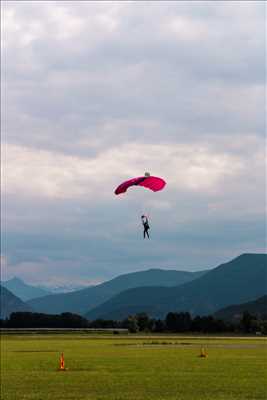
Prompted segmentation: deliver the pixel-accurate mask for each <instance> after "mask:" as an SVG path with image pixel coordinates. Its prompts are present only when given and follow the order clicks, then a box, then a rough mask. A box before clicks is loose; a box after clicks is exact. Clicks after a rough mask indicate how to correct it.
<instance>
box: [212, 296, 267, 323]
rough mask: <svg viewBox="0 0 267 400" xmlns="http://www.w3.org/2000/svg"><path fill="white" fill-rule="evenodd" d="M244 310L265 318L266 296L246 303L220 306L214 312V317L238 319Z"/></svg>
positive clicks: (230, 319)
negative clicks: (219, 308)
mask: <svg viewBox="0 0 267 400" xmlns="http://www.w3.org/2000/svg"><path fill="white" fill-rule="evenodd" d="M245 311H248V312H249V313H250V314H253V315H256V316H257V317H258V318H263V319H267V296H262V297H260V298H258V299H257V300H254V301H249V302H248V303H243V304H234V305H231V306H228V307H225V308H222V309H221V310H219V311H217V312H216V313H215V314H214V317H215V318H218V319H224V320H227V321H239V320H240V319H241V318H242V315H243V313H244V312H245Z"/></svg>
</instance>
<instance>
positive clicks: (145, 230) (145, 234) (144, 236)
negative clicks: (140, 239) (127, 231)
mask: <svg viewBox="0 0 267 400" xmlns="http://www.w3.org/2000/svg"><path fill="white" fill-rule="evenodd" d="M145 238H146V230H145V229H144V239H145Z"/></svg>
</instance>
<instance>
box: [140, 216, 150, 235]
mask: <svg viewBox="0 0 267 400" xmlns="http://www.w3.org/2000/svg"><path fill="white" fill-rule="evenodd" d="M141 219H142V224H143V227H144V239H145V238H146V236H147V238H148V239H149V233H148V230H149V229H150V227H149V224H148V218H147V216H146V215H142V217H141Z"/></svg>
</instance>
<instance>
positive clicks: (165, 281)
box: [28, 269, 206, 315]
mask: <svg viewBox="0 0 267 400" xmlns="http://www.w3.org/2000/svg"><path fill="white" fill-rule="evenodd" d="M205 273H206V271H199V272H187V271H175V270H161V269H149V270H146V271H141V272H133V273H129V274H124V275H120V276H118V277H116V278H114V279H111V280H110V281H107V282H104V283H102V284H100V285H97V286H93V287H88V288H86V289H82V290H78V291H75V292H71V293H64V294H56V295H50V296H45V297H41V298H37V299H32V300H30V301H28V304H29V305H30V306H31V307H32V308H33V309H34V310H36V311H37V312H43V313H49V314H59V313H62V312H72V313H77V314H80V315H83V314H85V313H87V312H88V311H89V310H90V309H92V308H94V307H96V306H98V305H100V304H101V303H103V302H105V301H107V300H108V299H110V298H112V297H113V296H115V295H117V294H118V293H120V292H123V291H125V290H127V289H130V288H136V287H143V286H146V287H149V286H157V285H161V286H164V287H170V286H175V285H181V284H183V283H185V282H189V281H192V280H194V279H197V278H199V277H200V276H202V275H204V274H205Z"/></svg>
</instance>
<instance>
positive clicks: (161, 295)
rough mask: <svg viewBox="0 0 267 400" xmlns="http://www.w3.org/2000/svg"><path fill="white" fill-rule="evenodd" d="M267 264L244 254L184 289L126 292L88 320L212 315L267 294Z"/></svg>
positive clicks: (260, 257) (265, 257)
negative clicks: (138, 315) (181, 313)
mask: <svg viewBox="0 0 267 400" xmlns="http://www.w3.org/2000/svg"><path fill="white" fill-rule="evenodd" d="M266 262H267V255H266V254H243V255H241V256H239V257H237V258H235V259H233V260H232V261H230V262H228V263H225V264H222V265H220V266H218V267H217V268H215V269H213V270H210V271H209V272H207V273H206V274H204V275H203V276H201V277H200V278H198V279H195V280H194V281H191V282H189V283H185V284H183V285H181V286H177V287H171V288H166V287H160V286H159V287H143V288H135V289H131V290H127V291H124V292H122V293H120V294H118V295H117V296H114V297H113V298H111V299H110V300H108V301H107V302H105V303H104V304H101V305H100V306H98V307H96V308H95V309H94V310H91V311H89V312H88V313H87V314H86V317H87V318H89V319H95V318H104V319H122V318H125V317H127V316H128V315H129V314H133V313H137V312H141V311H142V312H147V313H148V314H149V315H150V316H154V317H160V318H163V317H165V315H166V314H167V313H168V312H170V311H188V312H190V313H191V314H192V315H197V314H199V315H207V314H213V313H214V312H215V311H216V310H219V309H220V308H222V307H225V306H228V305H230V304H237V303H243V302H248V301H251V300H254V299H255V298H257V297H260V296H263V295H264V294H266V293H267V284H266V283H267V282H266V277H267V275H266V274H267V264H266Z"/></svg>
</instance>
